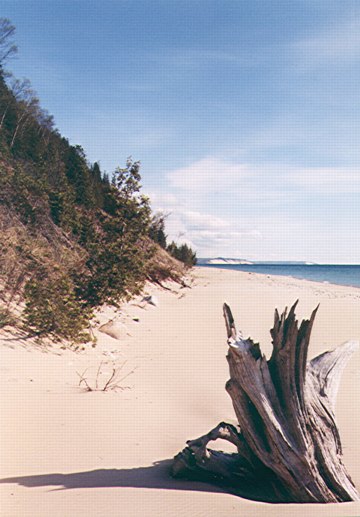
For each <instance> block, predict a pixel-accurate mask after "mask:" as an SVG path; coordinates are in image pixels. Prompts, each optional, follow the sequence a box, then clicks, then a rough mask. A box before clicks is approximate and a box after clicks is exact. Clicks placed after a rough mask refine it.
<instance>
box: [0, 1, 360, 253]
mask: <svg viewBox="0 0 360 517" xmlns="http://www.w3.org/2000/svg"><path fill="white" fill-rule="evenodd" d="M0 16H2V17H8V18H10V20H11V21H12V22H13V24H14V25H15V26H16V28H17V34H16V40H17V43H18V46H19V53H18V56H17V58H16V59H14V60H13V61H12V62H11V63H10V64H9V68H11V69H12V70H13V72H14V73H15V75H16V76H17V77H28V78H29V79H30V80H31V82H32V84H33V87H34V88H35V90H36V91H37V92H38V95H39V97H40V99H41V103H42V106H43V107H44V108H47V109H48V110H49V112H50V113H52V114H53V115H54V117H55V121H56V124H57V127H58V128H59V129H60V131H61V133H62V134H63V135H64V136H66V137H68V138H69V139H70V141H71V142H72V143H74V144H80V145H82V146H83V147H84V149H85V151H86V153H87V156H88V158H89V160H90V161H91V162H94V161H99V162H100V164H101V167H102V169H103V170H106V171H108V172H111V171H113V170H114V169H115V167H117V166H118V165H120V166H122V165H124V163H125V160H126V158H127V156H129V155H131V156H132V157H133V158H134V159H137V160H140V161H141V162H142V176H143V188H144V191H145V192H146V193H148V194H149V195H150V197H151V199H152V205H153V207H154V209H156V210H158V209H159V210H163V211H164V212H166V213H170V215H169V216H168V218H167V230H168V233H169V238H175V239H176V240H178V241H185V242H188V243H190V244H191V245H192V246H193V247H194V248H195V249H196V250H197V253H198V256H209V257H210V256H228V257H229V256H231V257H243V258H248V259H251V260H266V259H268V260H307V261H315V262H324V263H360V231H359V230H360V145H359V142H360V102H359V101H360V88H359V84H360V2H358V1H357V0H355V1H350V0H342V1H332V0H291V1H290V0H261V1H257V0H237V1H229V0H222V1H220V0H216V1H212V0H205V1H204V0H202V1H197V0H193V1H186V0H181V1H180V0H163V1H159V0H148V1H137V0H123V1H122V0H117V1H116V0H113V1H110V0H101V1H100V0H92V1H90V0H82V1H81V0H71V1H67V0H52V1H51V0H47V1H46V0H38V1H33V0H8V1H7V0H1V1H0Z"/></svg>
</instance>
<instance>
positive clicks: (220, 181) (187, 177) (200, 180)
mask: <svg viewBox="0 0 360 517" xmlns="http://www.w3.org/2000/svg"><path fill="white" fill-rule="evenodd" d="M248 175H249V171H248V170H247V166H246V165H245V164H242V163H239V164H237V163H230V162H226V161H223V160H219V159H217V158H214V157H211V156H210V157H207V158H203V159H201V160H199V161H197V162H194V163H192V164H190V165H188V166H187V167H183V168H181V169H177V170H175V171H172V172H170V173H169V174H168V180H169V182H170V185H171V186H172V187H176V188H181V189H184V190H189V191H192V192H194V191H196V192H199V191H200V192H201V191H202V190H204V193H209V192H217V191H219V190H224V189H231V188H235V187H236V186H237V185H238V183H239V181H240V180H241V179H242V178H245V177H246V176H248Z"/></svg>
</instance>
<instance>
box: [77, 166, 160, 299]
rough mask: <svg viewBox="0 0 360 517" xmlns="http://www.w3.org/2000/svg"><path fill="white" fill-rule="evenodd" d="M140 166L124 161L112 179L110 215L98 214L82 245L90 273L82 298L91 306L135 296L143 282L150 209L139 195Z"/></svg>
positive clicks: (149, 251) (149, 248)
mask: <svg viewBox="0 0 360 517" xmlns="http://www.w3.org/2000/svg"><path fill="white" fill-rule="evenodd" d="M139 170H140V163H139V162H133V161H132V160H131V158H129V159H128V160H127V163H126V167H125V168H118V169H117V170H116V171H115V173H114V175H113V179H112V185H111V186H110V191H109V193H108V196H109V197H110V198H111V203H109V205H111V207H112V211H111V213H106V212H101V214H100V216H99V218H98V229H97V230H96V231H95V233H94V234H93V236H92V238H91V239H89V241H88V242H87V243H86V244H85V245H86V248H87V250H88V251H89V259H88V261H87V267H88V269H89V271H90V276H89V279H88V282H87V284H86V285H85V286H83V287H84V288H85V290H86V292H85V293H83V294H82V297H83V298H85V299H86V300H88V301H89V303H90V304H91V305H100V304H102V303H105V302H110V303H116V302H118V301H119V300H121V299H122V298H125V297H127V296H128V295H129V293H134V292H138V291H139V289H140V288H141V287H142V285H143V283H144V281H145V279H146V273H147V271H146V265H147V261H148V260H149V258H150V256H151V255H152V249H151V247H149V246H148V245H147V244H146V239H147V238H148V237H147V236H148V232H149V224H150V206H149V201H148V199H147V198H146V197H145V196H142V195H140V188H141V185H140V179H141V176H140V172H139Z"/></svg>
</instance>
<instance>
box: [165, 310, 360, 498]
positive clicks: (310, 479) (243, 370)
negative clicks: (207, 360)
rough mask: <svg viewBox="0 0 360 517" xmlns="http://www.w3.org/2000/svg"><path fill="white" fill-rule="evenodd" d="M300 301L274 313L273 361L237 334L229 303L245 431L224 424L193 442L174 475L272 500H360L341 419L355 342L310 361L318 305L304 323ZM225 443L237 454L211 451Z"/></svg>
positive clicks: (235, 391)
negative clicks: (339, 400)
mask: <svg viewBox="0 0 360 517" xmlns="http://www.w3.org/2000/svg"><path fill="white" fill-rule="evenodd" d="M296 305H297V302H296V303H295V304H294V306H293V307H292V308H291V309H290V311H289V313H287V309H285V311H284V313H283V314H282V315H281V316H280V315H279V313H278V311H277V310H276V311H275V321H274V327H273V328H272V330H271V336H272V343H273V351H272V355H271V358H270V360H268V361H267V360H266V358H265V356H264V355H262V354H261V350H260V346H259V344H257V343H254V342H253V341H252V340H251V339H250V338H249V339H244V338H243V337H242V335H241V333H240V332H237V331H236V329H235V324H234V319H233V316H232V314H231V310H230V308H229V307H228V306H227V305H226V304H224V317H225V323H226V329H227V336H228V341H227V343H228V345H229V349H228V355H227V360H228V363H229V368H230V380H229V381H228V382H227V384H226V390H227V392H228V393H229V395H230V397H231V399H232V403H233V407H234V410H235V414H236V417H237V420H238V424H239V426H238V427H235V426H233V425H230V424H226V423H225V422H222V423H220V424H219V425H218V426H217V427H215V428H214V429H213V430H211V431H210V432H209V433H207V434H206V435H204V436H201V437H200V438H198V439H196V440H190V441H188V442H187V447H185V449H184V450H183V451H182V452H180V453H179V454H178V455H177V456H175V458H174V461H173V465H172V475H173V476H174V477H184V478H187V479H196V480H202V481H208V482H209V481H210V482H212V483H216V484H218V485H221V486H224V487H225V486H226V487H228V489H229V490H231V491H232V492H235V493H237V494H239V495H242V496H246V497H250V498H254V499H258V500H264V501H273V502H302V503H310V502H323V503H325V502H342V501H355V500H357V501H358V500H360V496H359V493H358V492H357V490H356V488H355V486H354V484H353V482H352V480H351V478H350V476H349V474H348V473H347V471H346V468H345V466H344V464H343V462H342V449H341V442H340V436H339V432H338V429H337V426H336V422H335V414H334V408H335V399H336V395H337V391H338V387H339V382H340V376H341V373H342V370H343V368H344V367H345V365H346V363H347V361H348V359H349V358H350V356H351V354H352V353H353V352H354V351H355V350H356V349H357V347H358V344H357V343H356V342H348V343H345V344H344V345H342V346H340V347H338V348H336V349H335V350H333V351H331V352H325V353H323V354H321V355H319V356H318V357H316V358H315V359H312V360H311V361H310V362H308V361H307V354H308V347H309V341H310V334H311V329H312V326H313V322H314V318H315V315H316V312H317V308H316V309H315V310H314V311H313V313H312V315H311V317H310V319H309V320H304V321H303V322H302V323H301V324H300V326H299V325H298V322H297V320H296V317H295V308H296ZM217 439H222V440H226V441H228V442H231V443H232V444H233V445H234V446H235V447H236V450H237V452H236V453H233V454H229V453H224V452H220V451H216V450H212V449H210V448H208V443H209V442H210V441H213V440H217Z"/></svg>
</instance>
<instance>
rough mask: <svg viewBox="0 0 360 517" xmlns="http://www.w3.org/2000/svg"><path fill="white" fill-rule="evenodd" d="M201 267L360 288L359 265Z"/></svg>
mask: <svg viewBox="0 0 360 517" xmlns="http://www.w3.org/2000/svg"><path fill="white" fill-rule="evenodd" d="M199 265H200V266H201V267H215V268H218V269H234V270H236V271H248V272H251V273H262V274H265V275H280V276H290V277H294V278H300V279H305V280H312V281H314V282H326V283H329V284H339V285H348V286H354V287H360V265H352V266H349V265H312V266H306V265H275V264H251V265H245V264H244V265H233V264H226V265H223V264H221V265H220V264H199Z"/></svg>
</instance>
